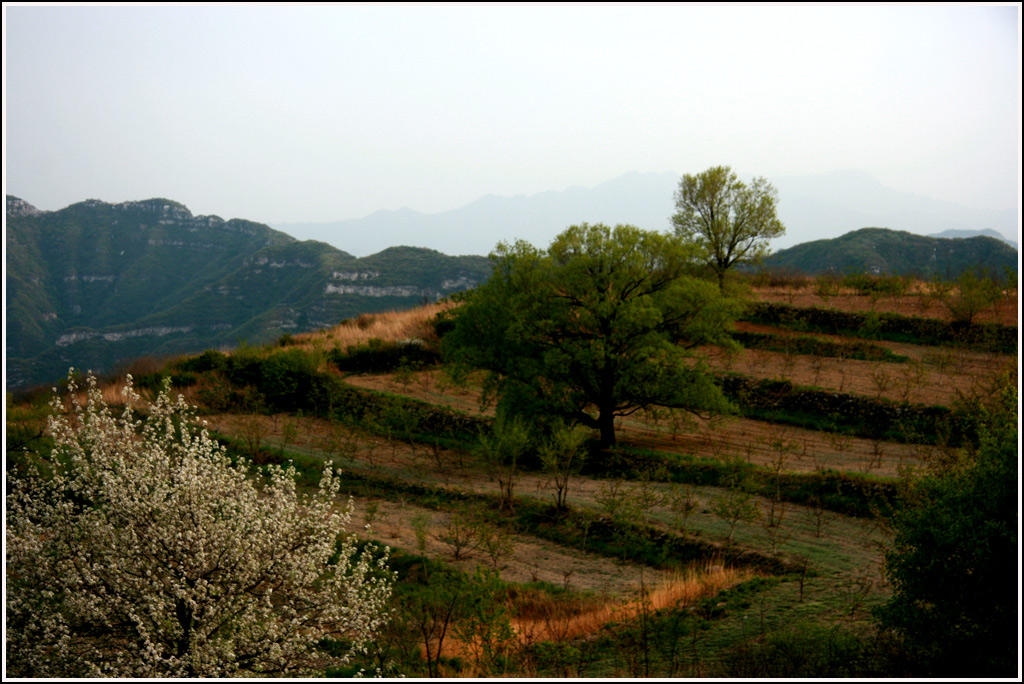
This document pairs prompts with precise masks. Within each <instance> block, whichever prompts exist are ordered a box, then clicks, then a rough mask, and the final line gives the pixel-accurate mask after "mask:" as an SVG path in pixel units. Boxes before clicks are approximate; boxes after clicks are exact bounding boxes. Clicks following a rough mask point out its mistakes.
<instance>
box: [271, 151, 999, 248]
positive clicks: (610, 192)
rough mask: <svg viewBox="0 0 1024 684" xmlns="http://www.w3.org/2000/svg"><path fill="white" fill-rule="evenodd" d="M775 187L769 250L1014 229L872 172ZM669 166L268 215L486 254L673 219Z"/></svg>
mask: <svg viewBox="0 0 1024 684" xmlns="http://www.w3.org/2000/svg"><path fill="white" fill-rule="evenodd" d="M768 180H769V181H771V182H772V183H773V184H774V185H775V186H776V188H777V189H778V191H779V218H780V219H781V220H782V222H783V223H784V224H785V225H786V228H787V230H786V235H785V236H784V237H781V238H778V239H776V240H773V241H772V244H771V247H772V249H773V250H778V249H783V248H786V247H790V246H792V245H795V244H799V243H802V242H807V241H810V240H819V239H824V238H832V237H838V236H840V235H842V234H844V233H847V232H849V231H851V230H855V229H857V228H861V227H863V226H883V227H886V228H891V229H893V230H903V231H908V232H911V233H918V234H921V235H927V234H932V233H937V232H941V231H951V230H955V231H963V230H967V231H986V230H987V231H992V232H995V234H996V235H998V236H999V237H1000V238H1001V239H1003V240H1006V241H1007V242H1011V243H1012V244H1014V245H1015V243H1013V241H1012V240H1010V239H1008V238H1007V237H1006V236H1007V235H1010V236H1017V233H1018V217H1017V211H1016V210H1005V211H980V210H975V209H970V208H966V207H962V206H958V205H955V204H952V203H950V202H943V201H941V200H935V199H931V198H928V197H921V196H918V195H912V194H908V193H901V192H897V191H895V190H892V189H890V188H886V187H885V186H883V185H882V184H881V183H879V182H878V181H876V180H874V179H873V178H871V177H870V176H869V175H867V174H864V173H860V172H856V171H842V172H835V173H828V174H820V175H813V176H790V177H780V178H769V179H768ZM678 185H679V176H678V175H676V174H674V173H639V172H632V173H627V174H625V175H623V176H619V177H618V178H615V179H613V180H610V181H608V182H606V183H602V184H601V185H597V186H595V187H592V188H581V187H573V188H569V189H568V190H564V191H561V192H542V193H538V194H535V195H530V196H525V195H517V196H515V197H499V196H496V195H487V196H485V197H481V198H480V199H478V200H476V201H475V202H471V203H470V204H467V205H465V206H463V207H460V208H458V209H452V210H450V211H445V212H441V213H437V214H422V213H419V212H416V211H413V210H411V209H400V210H398V211H379V212H376V213H374V214H371V215H369V216H367V217H365V218H360V219H350V220H345V221H334V222H330V223H275V224H273V225H274V227H275V228H277V229H278V230H281V231H284V232H286V233H288V234H289V235H294V236H295V237H298V238H300V239H307V240H320V241H322V242H327V243H329V244H332V245H334V246H336V247H338V248H339V249H344V250H345V251H348V252H351V253H353V254H372V253H374V252H376V251H379V250H381V249H384V248H385V247H388V246H391V245H397V244H413V245H417V246H420V247H429V248H431V249H436V250H439V251H441V252H444V253H447V254H488V253H490V252H491V250H493V249H494V247H495V245H497V243H498V242H499V241H501V240H504V241H514V240H516V239H524V240H527V241H529V242H531V243H532V244H534V245H535V246H538V247H547V246H548V244H549V243H550V242H551V240H552V239H553V238H554V237H555V236H556V235H558V234H559V233H560V232H562V231H563V230H565V228H567V227H568V226H570V225H574V224H578V223H583V222H589V223H606V224H609V225H614V224H616V223H631V224H633V225H636V226H639V227H640V228H644V229H646V230H658V231H664V230H669V229H671V222H670V217H671V215H672V214H673V213H674V210H675V200H674V199H673V197H674V193H675V190H676V188H677V187H678Z"/></svg>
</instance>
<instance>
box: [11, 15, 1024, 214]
mask: <svg viewBox="0 0 1024 684" xmlns="http://www.w3.org/2000/svg"><path fill="white" fill-rule="evenodd" d="M3 26H4V63H3V67H4V79H3V80H4V131H3V134H4V172H3V182H4V187H5V192H6V193H8V194H12V195H16V196H18V197H21V198H22V199H24V200H26V201H28V202H29V203H31V204H33V205H35V206H36V207H38V208H40V209H44V210H54V209H60V208H62V207H64V206H67V205H68V204H72V203H74V202H79V201H82V200H84V199H89V198H95V199H101V200H104V201H108V202H121V201H125V200H138V199H148V198H151V197H165V198H168V199H172V200H176V201H178V202H181V203H183V204H185V205H186V206H188V207H189V209H191V210H192V212H193V213H194V214H196V215H200V214H216V215H219V216H221V217H223V218H246V219H250V220H254V221H259V222H264V223H281V222H326V221H335V220H341V219H348V218H359V217H362V216H366V215H368V214H370V213H372V212H374V211H377V210H382V209H386V210H395V209H399V208H402V207H409V208H411V209H414V210H416V211H420V212H425V213H436V212H441V211H446V210H449V209H453V208H457V207H460V206H462V205H465V204H467V203H469V202H472V201H473V200H476V199H478V198H479V197H481V196H483V195H486V194H495V195H502V196H511V195H518V194H526V195H530V194H534V193H538V192H543V191H551V190H556V191H557V190H564V189H567V188H569V187H572V186H582V187H592V186H595V185H598V184H600V183H603V182H605V181H608V180H610V179H612V178H615V177H617V176H619V175H621V174H624V173H626V172H629V171H644V172H669V171H671V172H674V173H679V174H683V173H697V172H700V171H703V170H704V169H706V168H708V167H710V166H716V165H720V164H725V165H730V166H732V167H733V169H734V170H736V171H737V173H738V174H739V175H740V176H741V177H746V178H749V177H752V176H764V177H766V178H768V179H769V180H771V179H772V177H775V176H794V175H804V174H819V173H827V172H831V171H835V170H850V169H853V170H859V171H864V172H866V173H869V174H871V175H872V176H873V177H874V178H876V179H877V180H878V181H880V182H881V183H883V184H884V185H886V186H889V187H891V188H893V189H896V190H899V191H903V192H912V193H917V194H921V195H925V196H928V197H935V198H939V199H944V200H948V201H951V202H956V203H958V204H962V205H965V206H968V207H973V208H979V209H1008V208H1014V207H1019V205H1020V187H1021V181H1020V172H1021V43H1020V35H1021V34H1020V8H1019V6H1017V5H1005V6H980V5H966V6H955V5H938V6H928V5H925V6H919V5H867V6H864V5H840V6H834V5H822V6H804V5H800V6H794V5H776V6H761V5H757V6H749V5H713V6H703V5H687V4H660V3H658V4H650V5H647V4H635V3H634V4H628V5H625V4H597V5H595V4H565V5H547V4H543V5H522V4H513V5H492V4H485V5H469V6H467V5H464V4H458V5H450V4H427V5H420V4H414V5H408V4H398V5H378V4H371V5H363V4H354V5H312V6H310V5H301V6H296V5H288V6H284V5H270V6H268V5H245V4H232V5H213V6H209V5H174V6H160V5H157V6H153V5H149V6H135V7H125V6H75V5H72V6H35V5H18V4H12V3H6V4H4V6H3Z"/></svg>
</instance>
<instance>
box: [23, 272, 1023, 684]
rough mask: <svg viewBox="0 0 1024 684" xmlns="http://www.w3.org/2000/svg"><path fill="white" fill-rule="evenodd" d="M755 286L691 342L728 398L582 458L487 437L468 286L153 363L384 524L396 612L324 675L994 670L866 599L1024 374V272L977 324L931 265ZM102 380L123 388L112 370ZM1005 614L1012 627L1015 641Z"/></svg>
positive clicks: (235, 427)
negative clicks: (937, 652)
mask: <svg viewBox="0 0 1024 684" xmlns="http://www.w3.org/2000/svg"><path fill="white" fill-rule="evenodd" d="M753 284H754V285H756V289H751V290H748V296H749V297H750V298H751V300H752V301H751V304H752V305H751V306H750V307H748V309H747V312H748V313H747V314H746V315H745V317H744V318H743V319H741V320H740V321H739V322H738V323H737V334H736V335H735V338H736V339H737V340H739V341H740V343H741V346H742V349H740V350H739V351H734V352H728V351H726V350H725V349H721V348H718V347H713V346H704V347H701V348H700V349H699V350H698V351H699V352H700V355H701V358H703V360H704V361H705V363H707V364H708V367H709V368H710V370H711V372H712V373H713V374H714V377H715V382H716V383H718V384H719V386H720V387H721V388H722V389H723V392H724V393H725V394H726V396H728V397H729V398H730V400H731V401H732V402H733V404H734V406H735V412H734V413H723V414H712V415H709V416H708V415H706V416H703V417H701V418H696V417H694V416H693V415H692V414H690V413H688V412H686V411H682V410H668V409H665V410H648V411H640V412H637V413H635V414H633V415H631V416H629V417H626V418H621V419H619V421H618V424H617V432H618V435H619V438H618V441H617V446H616V447H615V448H613V449H596V448H584V449H583V450H582V451H581V452H579V453H578V454H577V456H579V458H578V459H577V460H575V461H573V462H571V463H569V462H567V461H566V460H564V459H562V460H559V459H553V458H552V457H551V455H552V454H554V453H556V451H557V449H555V447H553V446H552V445H551V444H550V443H549V442H547V441H545V440H546V438H545V437H543V436H542V435H539V434H538V435H535V436H534V437H535V438H536V441H535V443H534V444H533V445H532V446H531V447H530V448H529V449H527V450H526V451H524V452H522V453H520V454H519V456H518V458H517V459H516V460H513V461H511V462H510V461H509V460H507V459H506V460H501V459H498V460H496V459H494V458H493V457H492V456H493V455H489V454H490V452H489V451H488V448H487V445H488V444H489V442H488V439H490V438H491V436H492V435H493V434H494V412H493V404H487V403H486V402H484V403H481V399H483V398H485V393H484V388H483V386H482V385H481V378H480V377H478V376H474V375H470V376H468V377H466V378H464V379H463V380H462V381H461V382H459V383H456V382H455V381H454V379H453V378H451V377H450V376H449V374H448V373H447V372H446V367H445V366H444V364H443V363H442V362H441V357H440V354H439V350H440V341H441V339H443V335H444V334H445V333H446V327H445V323H444V318H443V317H442V318H438V313H439V312H442V311H444V310H446V309H447V308H448V307H450V306H452V304H451V303H446V304H440V305H436V304H435V305H430V306H426V307H422V308H416V309H411V310H408V311H404V312H401V313H398V312H393V313H382V314H364V315H360V316H358V317H354V318H350V319H348V320H346V321H345V322H343V323H341V324H339V325H336V326H334V327H332V328H331V329H329V330H324V331H319V332H314V333H306V334H299V333H295V334H290V335H284V336H281V337H280V338H279V339H278V340H277V341H276V342H275V343H273V344H269V345H266V346H246V347H243V348H241V349H238V350H236V351H233V352H231V353H222V352H219V351H215V350H208V351H206V352H204V353H202V354H199V355H192V356H184V357H181V358H179V359H177V360H174V361H172V362H170V363H168V364H166V365H153V364H149V365H147V364H143V363H139V364H137V365H136V367H135V368H134V371H135V372H134V374H135V384H136V387H137V388H140V387H141V388H148V391H149V392H151V393H152V392H153V391H155V390H156V388H158V387H159V386H160V384H161V382H163V381H165V380H166V381H169V382H170V383H171V384H172V386H174V387H175V388H177V389H178V391H180V392H181V393H182V394H183V395H184V396H185V398H186V399H187V400H188V401H189V402H190V403H193V404H196V405H198V406H199V407H200V411H201V412H202V414H203V417H204V418H205V419H206V420H207V421H208V423H209V425H210V426H211V427H212V428H213V429H214V430H215V434H216V435H217V437H218V439H219V440H220V441H221V443H222V444H224V445H226V446H227V448H228V450H229V453H233V454H236V455H239V456H245V457H246V458H249V459H251V460H252V461H253V462H254V463H255V464H258V465H262V466H269V465H272V464H279V463H285V462H291V463H293V464H294V465H295V467H296V468H297V469H298V471H299V472H300V477H301V482H302V483H303V486H306V487H313V486H315V485H316V483H317V481H318V478H319V473H320V469H321V467H322V464H323V463H324V462H331V463H333V464H335V465H336V466H339V467H341V468H343V469H344V474H343V475H342V478H343V492H347V493H349V494H351V495H352V496H353V497H354V498H355V502H356V510H357V516H361V517H362V523H364V524H365V530H364V532H363V534H362V537H363V538H364V539H366V540H373V541H379V542H382V543H384V544H387V545H389V546H390V547H391V548H392V550H393V551H392V555H391V568H392V569H394V570H396V571H397V573H398V580H397V583H396V586H395V596H394V598H393V603H392V605H393V607H394V608H395V613H394V614H393V616H392V620H391V622H390V623H389V626H388V627H387V628H386V630H385V631H384V632H383V633H381V634H380V635H379V636H378V638H377V639H376V641H375V643H374V644H373V646H372V647H371V649H370V651H369V652H368V653H366V654H365V657H364V658H363V661H362V662H361V663H359V664H357V665H355V666H353V667H351V668H346V669H345V670H333V669H328V670H327V671H326V674H328V675H345V674H353V673H354V672H356V671H357V670H358V669H359V668H360V667H362V668H366V669H367V670H368V671H371V672H372V671H374V670H375V669H376V668H380V672H382V673H383V674H387V675H398V674H402V675H407V676H417V677H425V676H448V677H459V676H475V677H480V676H517V677H609V676H631V677H683V676H689V677H826V676H827V677H837V676H854V677H889V676H936V675H943V676H949V675H950V674H956V675H958V676H972V675H976V674H978V672H976V671H972V672H955V673H954V671H953V670H949V669H946V670H942V671H941V672H940V671H935V670H930V669H928V668H929V667H930V665H929V664H928V663H929V662H932V661H927V660H921V659H920V658H919V657H918V656H917V655H915V654H914V653H912V652H910V651H908V650H906V648H905V647H904V645H903V644H902V643H901V642H900V641H898V640H896V639H895V638H894V637H893V635H892V633H891V632H889V631H886V630H879V629H878V627H877V625H878V623H877V621H876V619H875V617H874V615H875V613H874V611H875V610H876V609H877V608H879V607H880V606H882V605H883V604H885V603H886V602H887V601H888V599H889V598H890V597H891V596H892V592H893V587H892V586H890V585H889V584H888V576H887V575H886V574H885V572H884V567H885V565H884V564H885V552H886V551H887V550H888V549H890V548H892V542H893V534H892V531H891V528H890V527H889V526H888V522H887V521H888V520H889V518H888V515H889V513H891V511H893V510H894V509H897V508H899V507H900V506H901V505H902V503H901V502H902V499H901V493H902V492H903V491H904V490H905V487H906V486H908V484H909V483H910V482H911V480H909V479H908V474H909V473H915V472H916V473H922V472H928V473H940V472H942V471H943V469H945V468H949V467H951V466H950V464H955V463H960V462H963V461H962V460H961V459H966V458H969V457H970V456H969V455H970V454H971V453H974V450H976V448H977V446H978V442H979V435H980V434H981V433H982V432H983V431H984V429H985V428H984V426H983V425H982V424H981V421H980V420H979V416H983V415H987V414H986V412H988V411H994V410H997V409H998V406H997V405H996V403H995V400H996V399H997V398H998V397H999V396H1000V395H1001V391H1002V389H1005V388H1008V387H1015V386H1016V382H1017V380H1016V378H1017V359H1018V356H1017V348H1016V343H1015V341H1016V339H1017V337H1016V330H1017V329H1016V319H1017V310H1016V306H1017V305H1016V302H1017V294H1016V290H1015V289H1011V290H1007V291H1005V292H1002V293H1001V294H1000V297H999V299H998V300H997V301H991V302H989V304H987V305H986V307H985V309H984V311H983V312H981V314H979V315H978V318H977V320H976V321H975V322H974V323H971V324H970V325H965V324H963V323H958V322H956V321H955V320H954V317H955V316H954V313H953V312H952V311H951V310H950V309H949V308H948V307H946V306H945V305H944V303H943V301H942V300H941V298H940V297H939V295H938V294H936V293H932V292H931V291H930V290H929V289H928V288H927V287H925V286H924V284H921V283H912V287H908V288H907V289H906V290H905V291H902V292H901V294H899V296H893V295H886V294H879V293H874V294H873V295H872V296H871V297H868V296H867V295H865V294H861V293H858V291H857V290H856V289H854V288H829V289H827V290H824V289H823V290H822V291H821V293H820V294H816V293H815V287H814V284H813V282H809V281H799V280H797V281H790V282H784V281H778V282H774V283H766V282H754V283H753ZM897 311H898V312H901V313H895V312H897ZM907 313H913V314H914V315H913V316H910V315H906V314H907ZM883 314H885V315H886V316H889V318H884V319H883V318H882V316H883ZM823 320H824V321H826V322H828V324H829V325H832V323H834V325H833V326H832V327H823V326H822V323H821V322H822V321H823ZM883 320H885V321H891V322H890V323H886V324H885V325H889V326H892V327H893V328H894V329H898V330H899V331H900V334H899V337H898V339H897V338H895V337H892V336H887V335H888V333H886V330H887V328H885V325H882V324H881V323H880V322H881V321H883ZM982 323H984V325H986V326H989V327H988V328H984V329H986V330H991V331H992V332H991V333H988V334H985V335H973V334H965V331H968V330H974V329H982V328H980V327H979V326H981V325H982ZM1005 340H1011V342H1010V343H1008V344H1007V343H1006V342H1005ZM1001 388H1002V389H1001ZM105 396H106V397H107V401H109V402H112V403H115V402H117V401H118V399H117V397H118V385H117V382H116V380H115V381H113V382H112V384H110V386H109V387H108V390H107V392H106V395H105ZM43 413H44V411H43V410H42V408H41V405H40V403H38V402H36V403H32V402H31V401H29V402H27V403H23V404H19V405H12V404H9V407H8V443H7V448H8V475H9V477H17V476H18V475H19V473H21V472H22V471H23V469H25V468H27V467H28V465H29V464H30V463H31V462H33V461H34V460H35V458H36V457H35V456H33V455H32V454H34V453H36V452H38V453H39V454H41V455H42V456H45V454H46V448H47V440H46V438H45V437H43V436H41V431H40V428H41V424H42V423H41V420H42V415H43ZM566 448H571V447H566ZM559 453H563V455H564V452H559ZM510 481H511V482H513V483H514V503H513V505H512V506H511V507H507V506H502V505H501V504H502V502H503V500H504V499H505V487H506V485H507V483H508V482H510ZM508 491H512V490H511V488H509V490H508ZM1001 591H1005V592H1006V595H1007V596H1008V597H1010V600H1012V596H1013V592H1014V591H1015V587H1013V586H1006V587H1002V588H1001ZM1011 612H1012V611H1011ZM1011 617H1013V622H1014V624H1006V625H1002V624H1000V625H995V626H996V627H1000V628H1001V627H1005V632H1000V633H1005V634H1006V640H1007V643H1008V644H1009V643H1010V642H1012V641H1013V640H1014V639H1015V634H1016V632H1015V627H1016V625H1015V621H1016V617H1014V616H1011ZM1001 619H1002V618H1001ZM989 627H992V625H989ZM986 634H988V632H986ZM1008 648H1010V650H1012V644H1010V647H1008ZM999 667H1000V668H1001V667H1002V666H1001V665H1000V666H999ZM987 672H988V673H989V674H991V675H993V676H1009V675H1012V674H1013V673H1012V672H1009V673H1004V672H1003V670H1002V669H997V670H989V671H987Z"/></svg>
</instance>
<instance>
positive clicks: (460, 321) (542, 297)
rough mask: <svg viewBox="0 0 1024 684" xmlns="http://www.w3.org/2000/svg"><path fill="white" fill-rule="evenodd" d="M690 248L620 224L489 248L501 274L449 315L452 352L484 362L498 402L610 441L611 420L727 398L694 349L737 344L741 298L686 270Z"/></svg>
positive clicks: (706, 405) (462, 364)
mask: <svg viewBox="0 0 1024 684" xmlns="http://www.w3.org/2000/svg"><path fill="white" fill-rule="evenodd" d="M693 256H694V255H693V248H692V246H688V245H686V244H684V243H683V242H682V241H681V240H679V239H677V238H676V237H674V236H671V235H665V234H661V233H654V232H648V231H643V230H640V229H639V228H635V227H633V226H624V225H619V226H616V227H615V228H614V229H613V228H609V227H608V226H605V225H601V224H598V225H587V224H582V225H579V226H572V227H571V228H569V229H567V230H566V231H565V232H563V233H562V234H561V235H559V236H558V237H557V238H555V240H554V241H553V242H552V243H551V245H550V247H549V248H548V249H547V250H546V251H545V250H540V249H537V248H535V247H533V246H532V245H530V244H529V243H526V242H523V241H519V242H516V243H515V244H514V245H507V244H500V245H498V247H497V249H496V250H495V251H494V252H493V253H492V254H491V259H492V260H493V262H494V273H493V275H492V276H491V278H490V279H489V280H488V281H487V282H486V283H485V284H484V285H481V286H480V287H478V288H477V289H476V290H474V291H472V292H471V293H469V294H468V296H467V297H466V298H465V300H464V302H463V303H462V305H461V306H460V307H458V308H457V309H454V310H453V312H452V314H451V315H452V318H453V324H454V325H453V329H452V330H451V331H450V332H448V333H447V334H446V335H445V337H444V340H443V347H444V351H445V353H446V355H447V358H448V359H449V360H450V361H453V362H454V363H455V364H456V367H459V368H463V369H470V368H476V369H484V370H486V371H488V374H487V382H486V383H485V390H486V392H485V397H487V398H493V397H498V399H499V404H498V409H499V411H508V412H511V413H512V414H523V415H532V416H558V417H561V418H565V419H568V420H570V421H572V422H576V423H580V424H583V425H586V426H588V427H590V428H592V429H596V430H599V431H600V439H601V443H602V444H603V445H604V446H610V445H613V444H614V443H615V420H616V418H618V417H621V416H626V415H629V414H632V413H634V412H636V411H638V410H642V409H645V408H650V407H654V406H668V407H677V408H686V409H690V410H694V411H699V410H724V409H727V408H728V404H727V402H726V401H725V399H724V398H723V397H722V394H721V392H720V391H719V390H718V388H717V386H716V385H715V383H714V382H713V380H712V378H711V376H710V374H709V373H708V372H707V370H706V368H705V367H704V366H703V365H702V364H701V363H700V359H699V358H693V357H694V356H695V354H694V348H695V347H696V346H697V345H701V344H706V343H717V344H723V345H730V344H732V342H731V339H730V338H729V335H728V330H729V328H730V325H731V322H732V321H733V320H734V319H735V317H736V316H737V315H738V313H739V311H738V308H739V307H738V304H736V303H735V302H733V301H731V300H728V299H726V298H724V297H722V296H721V295H720V293H719V292H717V291H716V289H715V287H714V286H713V285H711V284H709V283H707V282H705V281H703V280H700V279H698V278H695V277H692V276H690V275H688V268H690V266H691V265H692V263H693Z"/></svg>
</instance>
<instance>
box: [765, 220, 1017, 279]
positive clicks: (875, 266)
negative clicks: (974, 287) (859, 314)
mask: <svg viewBox="0 0 1024 684" xmlns="http://www.w3.org/2000/svg"><path fill="white" fill-rule="evenodd" d="M762 266H763V267H764V268H769V269H783V270H793V271H798V272H801V273H806V274H809V275H818V274H825V273H835V274H840V275H842V274H846V273H869V274H873V275H918V276H923V277H932V276H939V277H942V278H946V279H950V278H955V277H956V276H958V275H959V274H960V273H962V272H963V271H966V270H975V269H979V268H980V269H982V270H985V271H989V272H990V273H991V274H992V275H998V276H1002V275H1003V274H1004V272H1005V271H1006V269H1015V268H1016V266H1017V250H1016V249H1014V248H1013V247H1011V246H1010V245H1008V244H1007V243H1006V241H1003V240H999V239H997V238H994V237H990V236H985V235H981V236H975V237H965V238H945V237H929V236H925V235H917V234H914V233H909V232H907V231H897V230H892V229H889V228H860V229H858V230H854V231H850V232H849V233H845V234H844V235H841V236H840V237H837V238H828V239H824V240H814V241H811V242H805V243H801V244H799V245H796V246H794V247H790V248H788V249H784V250H780V251H778V252H775V253H774V254H771V255H769V256H768V257H766V258H765V260H764V262H763V263H762Z"/></svg>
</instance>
